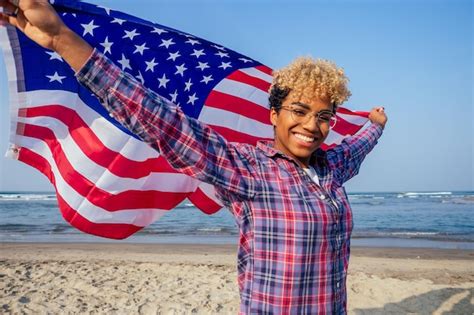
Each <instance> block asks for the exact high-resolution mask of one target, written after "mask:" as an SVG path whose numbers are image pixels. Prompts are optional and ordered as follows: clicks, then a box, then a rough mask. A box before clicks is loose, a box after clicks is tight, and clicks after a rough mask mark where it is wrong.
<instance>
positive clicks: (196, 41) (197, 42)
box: [185, 38, 201, 46]
mask: <svg viewBox="0 0 474 315" xmlns="http://www.w3.org/2000/svg"><path fill="white" fill-rule="evenodd" d="M185 43H188V44H191V45H192V46H194V44H200V43H201V42H200V41H198V40H195V39H192V38H189V39H188V40H187V41H185Z"/></svg>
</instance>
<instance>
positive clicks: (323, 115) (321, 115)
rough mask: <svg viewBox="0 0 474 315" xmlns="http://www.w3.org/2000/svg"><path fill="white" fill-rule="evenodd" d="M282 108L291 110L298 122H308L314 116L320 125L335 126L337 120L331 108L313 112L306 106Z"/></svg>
mask: <svg viewBox="0 0 474 315" xmlns="http://www.w3.org/2000/svg"><path fill="white" fill-rule="evenodd" d="M281 109H284V110H287V111H289V112H290V113H291V118H293V120H294V121H295V122H296V123H298V124H306V123H307V122H308V121H310V120H311V117H313V116H314V117H316V121H317V123H318V126H320V127H328V128H334V126H335V125H336V122H337V118H336V115H335V114H334V113H333V112H331V111H329V110H322V111H320V112H317V113H315V114H313V113H311V111H309V110H307V109H304V108H296V107H290V106H288V107H287V106H282V107H281Z"/></svg>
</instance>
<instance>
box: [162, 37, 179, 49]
mask: <svg viewBox="0 0 474 315" xmlns="http://www.w3.org/2000/svg"><path fill="white" fill-rule="evenodd" d="M174 44H176V43H175V42H173V39H172V38H170V39H166V40H165V39H162V40H161V44H160V46H159V47H161V46H165V47H166V49H168V48H169V47H170V46H171V45H174Z"/></svg>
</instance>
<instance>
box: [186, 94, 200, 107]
mask: <svg viewBox="0 0 474 315" xmlns="http://www.w3.org/2000/svg"><path fill="white" fill-rule="evenodd" d="M198 99H199V97H196V93H194V94H193V95H189V96H188V101H187V102H186V104H189V103H191V105H194V102H195V101H196V100H198Z"/></svg>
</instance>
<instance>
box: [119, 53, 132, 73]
mask: <svg viewBox="0 0 474 315" xmlns="http://www.w3.org/2000/svg"><path fill="white" fill-rule="evenodd" d="M117 62H118V63H119V64H120V65H121V66H122V70H125V69H130V70H132V67H130V59H127V58H126V57H125V55H124V54H122V58H121V59H120V60H118V61H117Z"/></svg>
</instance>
